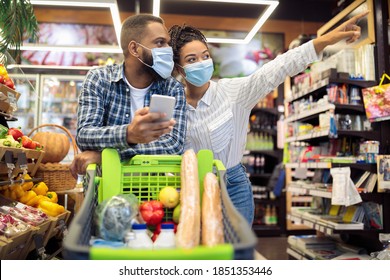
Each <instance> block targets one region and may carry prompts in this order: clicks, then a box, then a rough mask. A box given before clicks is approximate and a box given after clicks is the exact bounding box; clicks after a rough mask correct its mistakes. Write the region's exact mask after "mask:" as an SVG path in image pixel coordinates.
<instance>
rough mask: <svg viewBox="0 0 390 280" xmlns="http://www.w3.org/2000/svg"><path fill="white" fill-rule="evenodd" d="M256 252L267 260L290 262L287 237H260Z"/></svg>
mask: <svg viewBox="0 0 390 280" xmlns="http://www.w3.org/2000/svg"><path fill="white" fill-rule="evenodd" d="M257 240H258V242H257V246H256V251H257V252H259V254H261V255H262V256H263V257H264V258H265V259H267V260H288V255H287V253H286V249H287V237H258V239H257Z"/></svg>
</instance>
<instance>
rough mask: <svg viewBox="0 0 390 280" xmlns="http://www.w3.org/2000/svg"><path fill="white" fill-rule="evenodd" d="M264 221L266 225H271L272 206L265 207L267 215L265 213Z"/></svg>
mask: <svg viewBox="0 0 390 280" xmlns="http://www.w3.org/2000/svg"><path fill="white" fill-rule="evenodd" d="M264 223H265V224H266V225H271V223H272V219H271V206H270V205H267V206H266V208H265V215H264Z"/></svg>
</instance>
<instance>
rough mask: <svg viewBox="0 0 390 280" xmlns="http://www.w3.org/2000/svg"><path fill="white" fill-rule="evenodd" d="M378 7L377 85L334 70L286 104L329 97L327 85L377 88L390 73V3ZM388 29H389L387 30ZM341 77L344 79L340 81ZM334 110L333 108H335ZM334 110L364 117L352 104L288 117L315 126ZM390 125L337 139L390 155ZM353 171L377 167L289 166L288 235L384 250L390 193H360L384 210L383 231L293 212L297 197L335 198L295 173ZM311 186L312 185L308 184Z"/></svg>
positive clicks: (322, 136)
mask: <svg viewBox="0 0 390 280" xmlns="http://www.w3.org/2000/svg"><path fill="white" fill-rule="evenodd" d="M373 4H374V7H375V12H374V14H375V32H376V48H375V52H376V53H375V56H376V81H363V80H360V81H357V80H350V79H348V78H346V77H345V76H344V75H338V74H337V72H336V71H335V70H331V73H330V75H329V77H327V78H326V79H324V80H322V81H320V82H318V83H317V84H316V85H314V86H312V87H311V88H309V89H306V90H304V91H302V92H299V93H296V94H295V95H293V96H292V97H290V98H289V99H287V98H286V103H288V102H293V101H296V100H299V99H302V98H308V97H309V96H310V95H312V96H313V97H314V98H318V96H321V95H323V94H325V93H326V86H327V84H328V83H344V84H348V85H354V86H357V87H360V88H364V87H371V86H374V85H377V84H378V82H377V81H379V79H380V76H381V75H382V73H384V72H386V73H389V71H390V67H389V59H381V57H386V58H390V56H389V41H388V40H389V38H388V26H389V24H390V23H389V22H388V21H389V7H388V5H389V4H388V1H382V0H375V1H373ZM385 27H387V28H385ZM340 77H341V78H340ZM332 105H333V106H334V107H333V106H332ZM330 109H332V110H334V111H335V113H336V114H337V113H344V114H351V115H365V110H364V107H363V105H349V104H326V105H325V106H321V109H319V110H317V111H316V110H307V111H305V112H304V114H300V115H296V116H295V115H294V116H290V117H287V118H286V120H287V121H288V122H295V121H305V122H311V123H315V119H316V118H317V117H318V114H319V113H320V112H324V111H327V110H330ZM389 126H390V122H389V121H383V122H379V123H372V128H373V130H372V131H355V130H338V131H337V134H338V137H346V138H348V139H349V138H351V139H366V140H375V141H380V151H379V153H380V154H389V152H390V151H389V137H390V128H389ZM328 135H329V130H328V129H323V130H318V131H313V132H310V133H308V134H305V135H299V136H292V137H288V138H287V139H286V142H287V143H293V142H308V143H319V142H321V141H326V140H327V138H328ZM347 166H348V167H350V168H351V174H352V173H353V172H364V171H369V172H371V173H376V171H377V166H376V164H372V163H348V162H347V161H346V162H343V160H342V158H341V159H339V161H337V159H336V162H332V161H329V162H294V163H288V164H286V166H285V167H286V177H287V180H286V185H287V198H286V203H287V205H286V209H287V219H288V220H289V221H288V222H287V231H288V233H293V232H294V230H297V229H303V228H305V229H312V230H315V232H319V233H321V234H325V235H335V234H336V235H339V236H340V238H341V240H343V241H344V242H347V243H350V244H353V245H357V246H361V247H364V248H365V249H367V251H368V252H372V251H377V250H380V249H381V244H380V243H379V240H378V235H379V233H380V232H385V233H389V232H390V216H389V215H388V213H390V212H389V211H390V193H377V192H373V193H360V196H361V198H362V201H363V202H369V201H370V202H375V203H378V204H380V205H381V206H382V213H383V229H367V228H365V229H363V230H353V229H348V230H345V229H344V230H339V229H335V228H334V227H331V226H329V225H324V224H323V223H320V222H318V221H317V220H315V219H314V220H313V219H311V218H310V215H307V216H305V215H300V214H299V213H297V211H292V208H291V207H292V200H293V198H294V197H295V196H298V197H300V196H304V197H318V198H320V199H322V200H330V199H331V198H332V192H331V190H330V189H329V188H326V186H324V187H323V188H322V189H321V188H318V187H314V184H313V188H311V187H310V185H309V186H307V185H305V186H303V185H300V184H299V183H297V182H296V181H294V178H293V171H294V169H298V168H307V169H308V170H312V171H314V170H316V169H329V168H332V167H347ZM309 184H310V183H309ZM287 253H288V254H289V255H290V256H291V257H293V258H295V259H306V258H305V256H304V255H302V254H300V253H299V252H297V251H294V250H292V249H291V248H288V249H287Z"/></svg>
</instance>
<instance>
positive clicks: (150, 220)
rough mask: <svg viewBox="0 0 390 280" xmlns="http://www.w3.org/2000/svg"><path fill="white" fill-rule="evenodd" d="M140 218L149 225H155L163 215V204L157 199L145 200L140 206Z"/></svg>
mask: <svg viewBox="0 0 390 280" xmlns="http://www.w3.org/2000/svg"><path fill="white" fill-rule="evenodd" d="M139 211H140V213H141V216H142V219H144V221H145V223H146V224H147V225H150V226H156V225H158V224H159V223H161V221H162V219H163V217H164V209H163V204H162V203H161V202H160V201H157V200H151V201H145V202H143V203H142V204H141V205H140V207H139Z"/></svg>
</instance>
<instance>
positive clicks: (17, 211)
mask: <svg viewBox="0 0 390 280" xmlns="http://www.w3.org/2000/svg"><path fill="white" fill-rule="evenodd" d="M0 212H2V213H5V214H10V215H12V216H13V217H16V218H18V219H19V220H21V221H22V222H25V223H26V224H29V225H31V226H35V227H36V226H39V225H41V224H42V223H43V222H45V221H47V220H48V219H49V217H48V216H47V215H46V214H45V213H43V212H42V211H39V210H38V209H36V208H34V207H31V206H27V205H23V204H19V205H16V206H5V205H3V206H1V207H0Z"/></svg>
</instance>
